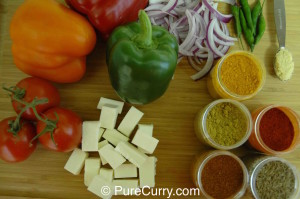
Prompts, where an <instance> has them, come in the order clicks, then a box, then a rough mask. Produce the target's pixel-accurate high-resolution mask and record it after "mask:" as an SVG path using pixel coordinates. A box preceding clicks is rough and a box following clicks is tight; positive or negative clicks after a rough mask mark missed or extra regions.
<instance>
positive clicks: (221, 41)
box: [213, 35, 234, 46]
mask: <svg viewBox="0 0 300 199" xmlns="http://www.w3.org/2000/svg"><path fill="white" fill-rule="evenodd" d="M213 40H214V41H215V42H216V43H217V44H219V45H223V46H234V42H229V41H223V40H221V39H219V38H218V37H217V36H216V35H213Z"/></svg>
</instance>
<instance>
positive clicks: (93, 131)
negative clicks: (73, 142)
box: [81, 121, 103, 151]
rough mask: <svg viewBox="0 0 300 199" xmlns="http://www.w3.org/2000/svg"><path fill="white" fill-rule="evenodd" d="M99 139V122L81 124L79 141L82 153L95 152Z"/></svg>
mask: <svg viewBox="0 0 300 199" xmlns="http://www.w3.org/2000/svg"><path fill="white" fill-rule="evenodd" d="M102 133H103V132H102ZM99 137H100V122H99V121H84V122H83V123H82V141H81V143H82V144H81V148H82V151H97V150H98V141H99Z"/></svg>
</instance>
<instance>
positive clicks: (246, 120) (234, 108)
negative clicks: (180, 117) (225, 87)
mask: <svg viewBox="0 0 300 199" xmlns="http://www.w3.org/2000/svg"><path fill="white" fill-rule="evenodd" d="M251 131H252V117H251V113H250V112H249V110H248V109H247V107H246V106H245V105H243V104H242V103H240V102H238V101H235V100H231V99H219V100H216V101H213V102H212V103H210V104H208V105H207V106H206V107H205V108H204V109H203V110H201V111H199V113H198V114H197V116H196V119H195V132H196V135H197V137H198V138H199V140H200V141H201V142H202V143H204V144H206V145H208V146H211V147H214V148H216V149H221V150H230V149H234V148H237V147H239V146H241V145H242V144H244V143H245V142H246V141H247V140H248V138H249V136H250V134H251Z"/></svg>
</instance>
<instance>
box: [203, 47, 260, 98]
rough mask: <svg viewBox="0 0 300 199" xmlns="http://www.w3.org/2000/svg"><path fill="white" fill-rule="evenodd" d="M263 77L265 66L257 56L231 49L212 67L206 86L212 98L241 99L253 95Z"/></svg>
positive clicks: (257, 90) (256, 91) (258, 89)
mask: <svg viewBox="0 0 300 199" xmlns="http://www.w3.org/2000/svg"><path fill="white" fill-rule="evenodd" d="M265 79H266V72H265V67H264V65H263V64H262V62H261V61H260V60H259V59H258V58H257V57H255V56H254V55H253V54H252V53H249V52H246V51H233V52H231V53H229V54H227V55H226V56H224V57H223V58H222V59H220V60H219V61H218V62H217V64H216V65H215V66H214V67H213V69H212V70H211V72H210V75H209V77H208V79H207V87H208V91H209V93H210V95H211V96H212V97H214V98H228V99H234V100H238V101H241V100H246V99H250V98H252V97H254V96H255V95H256V94H257V93H258V92H259V91H260V90H261V89H262V87H263V85H264V83H265Z"/></svg>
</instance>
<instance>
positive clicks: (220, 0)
mask: <svg viewBox="0 0 300 199" xmlns="http://www.w3.org/2000/svg"><path fill="white" fill-rule="evenodd" d="M214 2H222V3H227V4H231V5H235V4H236V0H214Z"/></svg>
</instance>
